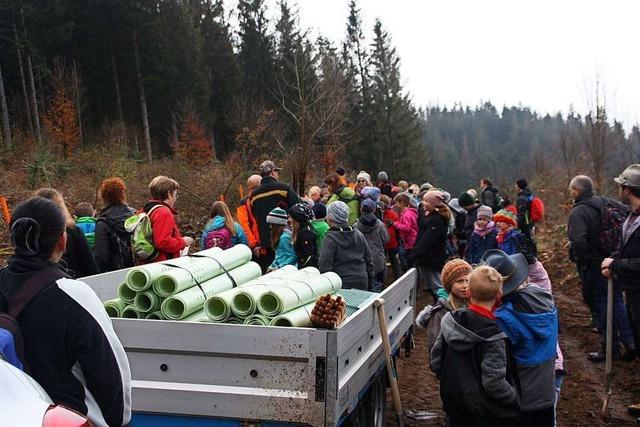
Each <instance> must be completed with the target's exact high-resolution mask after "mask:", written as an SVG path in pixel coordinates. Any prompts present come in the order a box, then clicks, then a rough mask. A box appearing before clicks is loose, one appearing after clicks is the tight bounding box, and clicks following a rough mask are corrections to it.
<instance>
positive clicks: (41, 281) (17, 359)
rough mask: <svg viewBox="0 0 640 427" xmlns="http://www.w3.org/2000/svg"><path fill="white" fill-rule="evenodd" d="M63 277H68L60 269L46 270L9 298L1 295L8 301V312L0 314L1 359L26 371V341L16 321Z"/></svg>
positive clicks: (32, 277) (34, 276) (33, 277)
mask: <svg viewBox="0 0 640 427" xmlns="http://www.w3.org/2000/svg"><path fill="white" fill-rule="evenodd" d="M5 268H6V267H5ZM63 277H68V276H67V275H66V274H65V273H63V272H62V271H61V270H60V269H58V268H54V267H49V268H45V269H44V270H40V271H38V272H36V273H34V274H33V275H32V276H31V277H29V279H27V281H25V282H24V283H23V284H22V285H21V286H18V288H17V289H16V290H15V292H14V293H13V295H11V296H9V297H8V298H7V297H6V296H5V295H0V296H1V297H2V298H4V299H5V300H6V301H7V311H6V312H4V313H0V359H3V360H5V361H6V362H8V363H10V364H11V365H13V366H15V367H16V368H18V369H20V370H26V366H25V362H24V340H23V338H22V331H21V330H20V324H19V323H18V321H17V320H16V319H17V318H18V316H20V313H22V311H23V310H24V308H25V307H26V306H28V305H29V303H30V302H31V301H32V300H33V299H34V298H35V297H36V296H37V295H38V294H39V293H40V291H42V290H43V289H44V288H46V287H47V286H49V285H50V284H51V283H53V282H55V281H56V280H58V279H61V278H63Z"/></svg>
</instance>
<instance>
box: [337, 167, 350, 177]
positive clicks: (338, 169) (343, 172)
mask: <svg viewBox="0 0 640 427" xmlns="http://www.w3.org/2000/svg"><path fill="white" fill-rule="evenodd" d="M336 173H337V174H338V175H340V176H344V174H345V173H347V171H346V170H345V169H344V168H343V167H342V166H338V167H337V168H336Z"/></svg>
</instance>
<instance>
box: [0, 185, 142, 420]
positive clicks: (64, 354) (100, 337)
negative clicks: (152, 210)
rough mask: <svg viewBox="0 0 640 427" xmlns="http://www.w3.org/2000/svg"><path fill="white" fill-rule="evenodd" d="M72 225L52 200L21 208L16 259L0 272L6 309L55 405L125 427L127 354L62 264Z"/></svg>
mask: <svg viewBox="0 0 640 427" xmlns="http://www.w3.org/2000/svg"><path fill="white" fill-rule="evenodd" d="M67 225H68V218H67V217H66V216H65V214H64V213H63V212H62V211H61V210H60V208H59V207H58V206H57V205H56V203H54V202H53V201H51V200H48V199H45V198H42V197H34V198H32V199H29V200H27V201H26V202H23V203H21V204H19V205H18V206H17V207H16V209H15V210H14V211H13V218H12V221H11V242H12V244H13V250H14V254H13V256H11V257H10V258H9V260H8V265H7V267H6V268H4V269H2V270H0V312H9V313H10V314H11V315H13V317H14V318H15V319H16V320H17V321H18V324H19V325H20V330H21V335H22V343H23V350H24V351H23V352H22V354H21V355H19V357H20V356H21V357H22V359H21V361H22V363H24V365H26V366H28V368H29V374H30V375H31V376H32V377H33V378H34V379H35V380H36V381H37V382H38V383H39V384H40V385H41V386H42V388H44V390H45V391H46V392H47V394H48V395H49V396H50V397H51V399H52V400H53V402H54V403H55V404H63V405H65V406H67V407H69V408H71V409H73V410H75V411H77V412H79V413H82V414H84V415H86V416H87V417H88V418H89V419H90V420H91V421H92V422H93V424H94V425H96V426H107V425H108V426H122V425H127V424H128V423H129V422H130V419H131V372H130V369H129V363H128V361H127V356H126V354H125V352H124V349H123V348H122V345H121V344H120V341H119V340H118V338H117V336H116V334H115V332H114V331H113V327H112V325H111V321H110V319H109V317H108V316H107V314H106V312H105V310H104V308H103V307H102V303H101V302H100V300H99V299H98V297H97V296H96V294H95V293H94V292H93V290H92V289H91V288H89V287H88V286H87V285H86V284H85V283H83V282H81V281H77V280H71V279H69V278H68V276H67V274H66V273H65V271H63V270H62V269H61V267H60V265H59V264H58V262H59V261H60V260H61V259H62V255H63V254H64V252H65V248H66V247H67V233H66V232H65V229H66V228H67ZM25 301H26V303H25ZM19 307H22V309H21V310H20V309H19Z"/></svg>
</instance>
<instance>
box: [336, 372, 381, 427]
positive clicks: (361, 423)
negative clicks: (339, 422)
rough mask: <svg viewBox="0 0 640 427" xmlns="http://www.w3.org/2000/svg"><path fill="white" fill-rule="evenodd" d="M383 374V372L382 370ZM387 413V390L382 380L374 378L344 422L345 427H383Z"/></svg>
mask: <svg viewBox="0 0 640 427" xmlns="http://www.w3.org/2000/svg"><path fill="white" fill-rule="evenodd" d="M383 372H385V371H384V370H383ZM386 412H387V388H386V385H385V382H384V380H383V379H382V378H381V377H380V376H378V377H376V378H375V379H374V380H373V381H372V383H371V386H370V387H369V390H367V393H366V394H365V395H364V396H363V397H362V400H360V402H359V403H358V406H357V407H356V409H355V410H354V411H353V412H352V413H351V416H350V417H349V419H347V421H346V422H345V424H344V425H345V426H347V427H384V425H385V415H386Z"/></svg>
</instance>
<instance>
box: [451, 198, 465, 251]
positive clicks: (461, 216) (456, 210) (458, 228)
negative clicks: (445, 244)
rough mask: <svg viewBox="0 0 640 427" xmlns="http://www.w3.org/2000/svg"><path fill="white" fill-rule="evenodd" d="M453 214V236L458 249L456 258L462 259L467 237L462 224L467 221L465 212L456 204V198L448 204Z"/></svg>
mask: <svg viewBox="0 0 640 427" xmlns="http://www.w3.org/2000/svg"><path fill="white" fill-rule="evenodd" d="M448 205H449V208H451V213H452V214H453V218H454V219H453V223H454V230H453V236H454V238H455V243H456V247H457V248H458V256H459V257H460V258H464V254H465V252H466V250H467V243H468V242H467V238H468V237H469V236H467V234H466V232H465V229H464V224H465V222H466V219H467V211H465V210H464V209H463V208H462V207H461V206H460V203H459V202H458V198H457V197H456V198H454V199H451V200H450V201H449V203H448Z"/></svg>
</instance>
